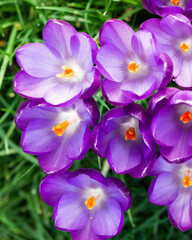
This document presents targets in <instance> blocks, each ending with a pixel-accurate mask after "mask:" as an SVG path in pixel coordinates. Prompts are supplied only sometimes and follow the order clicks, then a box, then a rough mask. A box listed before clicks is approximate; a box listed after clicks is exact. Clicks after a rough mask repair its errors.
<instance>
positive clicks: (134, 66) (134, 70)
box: [128, 62, 140, 73]
mask: <svg viewBox="0 0 192 240" xmlns="http://www.w3.org/2000/svg"><path fill="white" fill-rule="evenodd" d="M139 66H140V65H137V64H136V63H135V62H130V63H129V66H128V69H129V71H130V72H131V73H137V72H138V71H139Z"/></svg>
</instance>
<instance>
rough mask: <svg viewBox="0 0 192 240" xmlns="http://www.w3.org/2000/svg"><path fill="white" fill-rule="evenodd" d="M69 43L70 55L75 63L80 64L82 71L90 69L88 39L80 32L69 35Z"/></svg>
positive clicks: (91, 65)
mask: <svg viewBox="0 0 192 240" xmlns="http://www.w3.org/2000/svg"><path fill="white" fill-rule="evenodd" d="M70 45H71V51H72V55H73V57H74V58H75V60H76V62H77V64H78V65H79V66H81V67H82V68H83V70H84V71H91V70H92V68H93V61H92V52H91V44H90V42H89V39H88V38H87V37H85V36H83V35H81V34H76V35H73V36H72V37H71V41H70Z"/></svg>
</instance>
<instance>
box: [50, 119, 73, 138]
mask: <svg viewBox="0 0 192 240" xmlns="http://www.w3.org/2000/svg"><path fill="white" fill-rule="evenodd" d="M68 125H69V122H68V121H67V120H66V121H64V122H62V123H59V124H58V125H56V126H54V127H53V128H52V131H53V132H54V133H55V134H56V135H57V136H59V137H61V136H62V135H63V133H64V132H65V130H66V129H67V127H68Z"/></svg>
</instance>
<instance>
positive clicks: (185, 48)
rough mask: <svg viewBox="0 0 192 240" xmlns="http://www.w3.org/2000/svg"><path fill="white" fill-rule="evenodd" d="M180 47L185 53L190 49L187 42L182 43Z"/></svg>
mask: <svg viewBox="0 0 192 240" xmlns="http://www.w3.org/2000/svg"><path fill="white" fill-rule="evenodd" d="M180 49H182V52H183V53H185V52H187V51H189V45H188V44H187V43H181V46H180Z"/></svg>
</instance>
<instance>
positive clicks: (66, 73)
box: [56, 66, 75, 78]
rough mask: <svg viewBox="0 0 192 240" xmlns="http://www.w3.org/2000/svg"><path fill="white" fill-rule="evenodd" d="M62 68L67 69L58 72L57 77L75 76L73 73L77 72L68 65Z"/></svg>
mask: <svg viewBox="0 0 192 240" xmlns="http://www.w3.org/2000/svg"><path fill="white" fill-rule="evenodd" d="M62 69H65V71H64V72H63V73H59V74H57V75H56V77H58V78H63V77H66V78H70V77H73V75H74V74H75V71H74V70H73V69H72V68H70V67H68V66H63V67H62Z"/></svg>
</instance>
